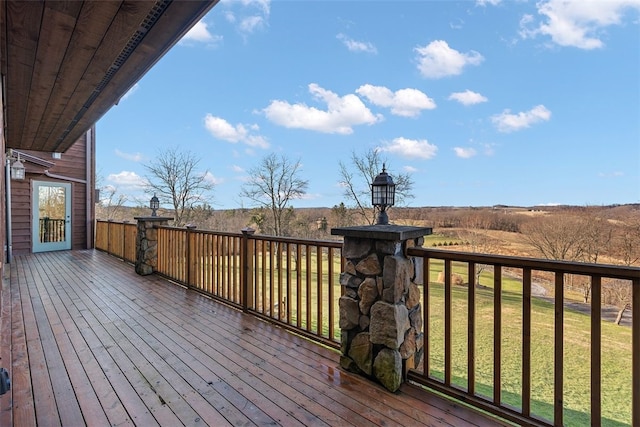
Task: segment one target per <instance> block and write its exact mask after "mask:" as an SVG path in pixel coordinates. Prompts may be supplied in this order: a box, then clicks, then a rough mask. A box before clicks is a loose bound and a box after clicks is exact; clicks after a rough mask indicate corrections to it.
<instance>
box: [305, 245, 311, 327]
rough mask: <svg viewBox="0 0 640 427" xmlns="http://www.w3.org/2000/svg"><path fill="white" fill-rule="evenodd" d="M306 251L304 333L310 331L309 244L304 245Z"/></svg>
mask: <svg viewBox="0 0 640 427" xmlns="http://www.w3.org/2000/svg"><path fill="white" fill-rule="evenodd" d="M305 249H306V256H307V259H306V262H305V265H306V267H307V271H306V274H305V283H306V295H305V300H306V303H307V324H306V328H305V331H311V246H310V245H309V244H307V245H305Z"/></svg>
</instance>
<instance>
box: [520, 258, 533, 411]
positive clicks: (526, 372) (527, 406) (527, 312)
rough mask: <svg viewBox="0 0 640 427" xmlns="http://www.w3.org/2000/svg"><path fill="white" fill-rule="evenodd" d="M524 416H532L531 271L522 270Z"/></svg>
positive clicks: (528, 269) (527, 269)
mask: <svg viewBox="0 0 640 427" xmlns="http://www.w3.org/2000/svg"><path fill="white" fill-rule="evenodd" d="M522 414H523V415H525V416H529V415H531V269H530V268H524V269H522Z"/></svg>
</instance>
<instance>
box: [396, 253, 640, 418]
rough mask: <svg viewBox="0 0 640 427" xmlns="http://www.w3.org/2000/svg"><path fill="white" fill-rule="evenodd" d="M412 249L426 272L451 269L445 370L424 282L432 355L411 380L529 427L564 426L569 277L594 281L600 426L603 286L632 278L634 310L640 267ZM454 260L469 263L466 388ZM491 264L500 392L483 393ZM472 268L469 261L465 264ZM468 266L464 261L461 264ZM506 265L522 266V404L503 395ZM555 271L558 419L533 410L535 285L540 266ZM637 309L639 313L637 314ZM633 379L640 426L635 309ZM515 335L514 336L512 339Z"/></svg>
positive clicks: (595, 401) (594, 398)
mask: <svg viewBox="0 0 640 427" xmlns="http://www.w3.org/2000/svg"><path fill="white" fill-rule="evenodd" d="M407 254H408V255H409V256H412V257H416V258H417V259H420V260H422V263H423V275H424V276H423V277H425V278H428V277H429V274H430V273H432V270H433V269H432V268H431V267H430V264H431V263H432V262H434V261H436V260H437V261H438V262H441V263H442V264H443V267H444V271H443V272H444V274H443V279H444V283H443V285H444V286H443V287H444V289H443V293H444V298H443V300H444V305H445V307H444V309H443V311H444V321H443V323H444V325H443V332H444V349H443V353H444V360H443V362H444V372H437V369H436V370H434V373H435V375H433V374H432V369H431V366H430V354H429V346H428V342H429V334H430V329H429V320H430V319H431V318H432V313H431V306H430V287H431V286H432V280H424V286H423V298H422V300H423V304H424V305H423V318H424V319H425V321H424V334H425V337H426V339H425V355H424V358H423V360H422V362H423V363H422V364H421V366H419V367H417V369H415V370H411V371H410V372H409V373H408V378H409V379H410V380H412V381H415V382H417V383H420V384H423V385H425V386H428V387H430V388H433V389H436V390H438V391H440V392H442V393H445V394H448V395H450V396H452V397H455V398H457V399H460V400H463V401H466V402H468V403H470V404H472V405H474V406H477V407H479V408H481V409H483V410H486V411H489V412H492V413H494V414H497V415H499V416H502V417H505V418H507V419H509V420H512V421H515V422H517V423H520V424H523V425H556V426H560V425H564V421H563V420H564V406H563V402H564V397H563V396H564V387H563V381H564V346H565V345H564V341H565V339H566V334H565V326H564V317H565V312H566V309H565V306H564V302H565V301H564V281H565V275H578V276H588V278H589V280H590V282H591V286H592V289H591V300H590V308H589V314H590V316H591V322H590V324H591V334H590V360H591V362H590V364H591V366H590V375H591V381H590V385H591V387H590V391H589V393H590V406H591V414H590V418H591V420H590V422H591V425H592V426H600V425H601V423H602V421H601V408H602V401H601V398H602V396H601V394H602V386H601V384H602V359H601V351H602V325H601V322H602V313H601V302H602V284H603V279H619V280H626V281H629V282H630V283H631V287H632V310H634V311H637V310H638V307H640V268H638V267H629V266H617V265H605V264H589V263H581V262H569V261H556V260H541V259H531V258H524V257H515V256H502V255H485V254H475V253H465V252H456V251H448V250H438V249H426V248H418V247H414V248H409V249H408V250H407ZM454 263H458V264H466V267H467V272H468V273H467V280H468V286H467V301H466V304H467V310H468V311H467V313H466V318H467V324H466V330H467V344H466V345H467V349H468V350H467V358H466V359H467V360H466V370H467V372H466V387H465V386H464V385H462V386H461V385H460V384H456V383H455V381H454V380H453V379H452V363H453V360H452V329H453V327H454V324H453V319H452V311H453V310H452V299H453V296H452V292H453V288H454V285H453V280H452V277H453V274H454V273H453V265H454ZM479 265H489V266H491V267H492V268H493V269H494V271H493V273H492V274H493V326H492V327H493V359H494V360H493V380H492V381H493V382H492V384H490V385H491V389H492V390H493V393H492V395H490V396H483V395H481V394H480V393H479V392H478V390H477V387H476V386H477V384H476V362H477V361H476V353H475V348H476V339H477V338H476V331H477V328H478V325H477V322H478V314H477V313H476V306H477V304H476V298H477V297H476V290H475V289H476V286H477V285H478V283H476V273H477V269H476V267H477V266H479ZM463 267H464V266H463ZM458 268H459V269H460V265H458ZM505 268H511V269H520V270H521V272H522V274H521V276H522V309H521V317H522V332H521V342H520V348H521V369H522V372H521V390H520V397H521V405H520V407H519V408H518V407H514V405H511V404H508V403H505V402H504V401H503V399H502V396H501V394H502V391H503V387H502V380H503V378H502V368H503V367H502V365H501V354H502V353H503V349H504V340H505V339H506V337H503V334H502V326H503V322H502V302H501V298H502V293H503V291H502V277H503V271H504V269H505ZM538 271H540V272H548V273H551V274H552V275H553V278H554V280H553V283H554V294H555V295H554V296H553V305H554V308H553V309H554V322H553V324H554V326H553V328H554V331H553V349H552V351H553V358H554V361H553V413H552V414H551V417H550V418H551V421H549V420H543V419H539V418H538V417H536V416H534V414H533V411H532V383H531V376H532V369H533V368H534V367H533V366H532V362H531V352H532V333H533V332H534V331H533V330H532V327H533V326H532V325H533V321H532V283H533V279H532V277H533V273H534V272H538ZM634 314H635V313H634ZM631 327H632V332H631V333H632V351H631V353H632V355H631V357H632V361H633V362H632V365H633V368H632V373H631V377H632V384H631V390H632V391H631V394H632V397H631V405H630V408H632V425H640V361H639V358H640V316H637V315H632V320H631ZM509 338H510V339H513V337H509Z"/></svg>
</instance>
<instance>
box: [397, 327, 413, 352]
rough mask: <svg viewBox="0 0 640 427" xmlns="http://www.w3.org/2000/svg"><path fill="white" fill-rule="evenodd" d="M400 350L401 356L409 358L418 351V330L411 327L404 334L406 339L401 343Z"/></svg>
mask: <svg viewBox="0 0 640 427" xmlns="http://www.w3.org/2000/svg"><path fill="white" fill-rule="evenodd" d="M398 351H399V352H400V356H401V357H402V358H403V359H407V358H409V357H410V356H413V354H414V353H415V352H416V330H415V329H413V328H409V330H408V331H407V332H406V333H405V334H404V341H403V342H402V344H400V348H399V349H398Z"/></svg>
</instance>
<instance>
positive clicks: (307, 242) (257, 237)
mask: <svg viewBox="0 0 640 427" xmlns="http://www.w3.org/2000/svg"><path fill="white" fill-rule="evenodd" d="M156 228H161V229H165V230H176V231H185V232H189V233H203V234H215V235H218V236H230V237H242V233H233V232H226V231H215V230H200V229H197V228H192V229H188V228H183V227H172V226H170V225H158V226H157V227H156ZM249 239H253V240H265V241H270V242H282V243H294V244H301V245H310V246H325V247H333V248H341V247H342V241H340V240H320V239H300V238H294V237H278V236H270V235H268V234H250V235H249Z"/></svg>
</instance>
